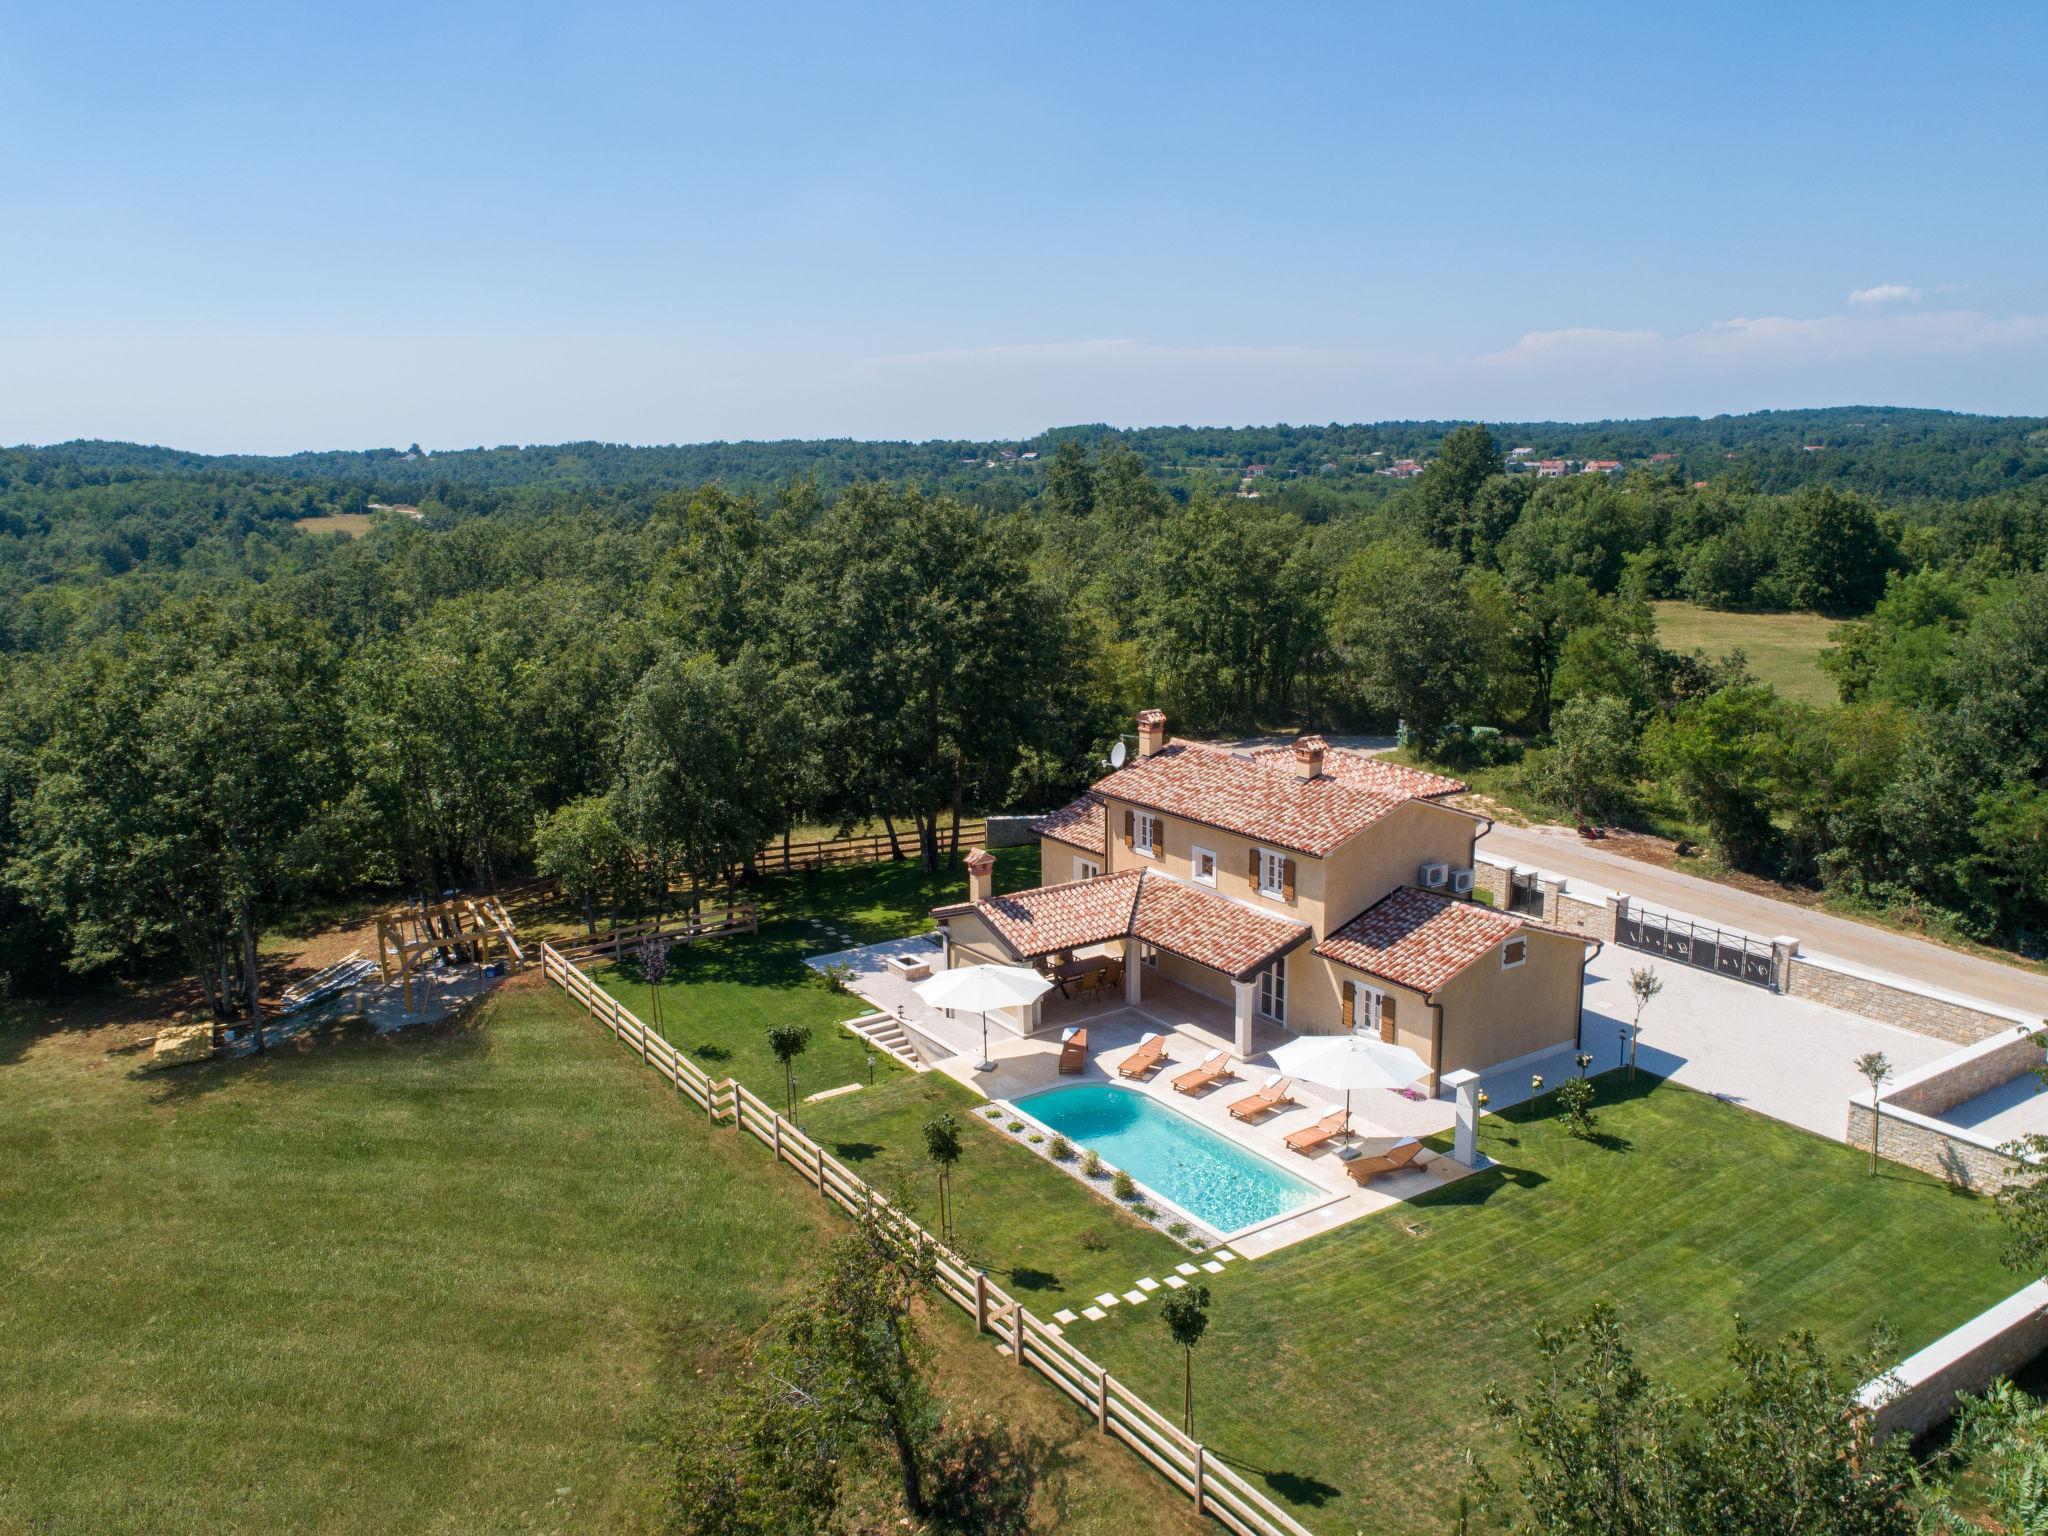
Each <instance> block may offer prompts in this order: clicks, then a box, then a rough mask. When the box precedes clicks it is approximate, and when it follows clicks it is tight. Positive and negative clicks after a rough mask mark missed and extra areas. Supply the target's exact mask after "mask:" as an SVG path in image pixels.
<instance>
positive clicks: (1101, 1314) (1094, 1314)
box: [1081, 1307, 1109, 1323]
mask: <svg viewBox="0 0 2048 1536" xmlns="http://www.w3.org/2000/svg"><path fill="white" fill-rule="evenodd" d="M1081 1315H1082V1316H1083V1317H1085V1318H1087V1319H1088V1321H1089V1322H1091V1323H1099V1322H1101V1321H1102V1320H1103V1319H1104V1318H1105V1317H1107V1316H1109V1314H1108V1313H1107V1312H1105V1311H1103V1310H1102V1308H1100V1307H1083V1308H1082V1309H1081Z"/></svg>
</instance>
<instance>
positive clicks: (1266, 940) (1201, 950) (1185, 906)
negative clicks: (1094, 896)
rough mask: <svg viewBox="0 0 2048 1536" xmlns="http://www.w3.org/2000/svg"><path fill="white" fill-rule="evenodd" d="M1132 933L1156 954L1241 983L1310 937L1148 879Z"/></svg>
mask: <svg viewBox="0 0 2048 1536" xmlns="http://www.w3.org/2000/svg"><path fill="white" fill-rule="evenodd" d="M1131 932H1132V933H1134V934H1136V935H1137V937H1139V938H1140V939H1143V940H1144V941H1145V942H1146V943H1147V944H1151V945H1153V946H1155V947H1157V948H1159V949H1163V950H1166V951H1167V952H1168V953H1170V954H1176V955H1180V956H1182V957H1183V958H1184V959H1188V960H1192V961H1194V962H1195V963H1196V964H1197V965H1206V966H1208V967H1209V969H1210V970H1212V971H1221V972H1223V974H1224V975H1226V976H1231V977H1235V978H1239V979H1242V978H1244V977H1247V976H1250V975H1251V974H1252V973H1253V972H1254V971H1257V970H1259V969H1260V968H1261V967H1262V966H1264V965H1265V964H1266V963H1267V962H1268V961H1270V960H1271V959H1272V958H1273V957H1274V956H1275V955H1283V954H1285V953H1286V952H1287V951H1288V950H1290V949H1292V948H1294V946H1295V945H1297V944H1299V943H1300V942H1301V941H1302V940H1303V939H1305V938H1307V937H1308V936H1309V928H1308V924H1306V923H1297V922H1295V921H1293V920H1292V919H1291V918H1285V917H1279V916H1276V915H1274V914H1273V913H1270V912H1260V911H1257V910H1255V909H1253V908H1251V907H1247V906H1245V905H1244V904H1243V903H1241V902H1236V901H1232V900H1231V899H1230V898H1229V897H1228V896H1219V895H1217V894H1216V892H1214V891H1205V890H1202V889H1200V888H1198V887H1196V886H1192V885H1184V884H1182V883H1181V882H1180V881H1178V880H1175V879H1173V878H1172V877H1170V876H1167V875H1154V874H1149V873H1148V874H1147V875H1146V876H1145V883H1144V885H1143V886H1142V887H1141V888H1140V890H1139V892H1138V907H1137V911H1136V913H1135V914H1134V915H1133V918H1132V921H1131Z"/></svg>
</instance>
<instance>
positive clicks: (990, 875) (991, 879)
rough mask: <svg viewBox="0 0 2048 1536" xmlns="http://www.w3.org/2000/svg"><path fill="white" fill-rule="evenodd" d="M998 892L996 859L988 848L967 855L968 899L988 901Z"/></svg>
mask: <svg viewBox="0 0 2048 1536" xmlns="http://www.w3.org/2000/svg"><path fill="white" fill-rule="evenodd" d="M995 891H996V859H995V855H994V854H992V853H990V852H989V851H988V850H987V849H986V848H977V849H975V850H974V851H973V852H972V853H970V854H968V855H967V899H968V900H969V901H987V900H988V899H989V897H991V896H993V895H994V894H995Z"/></svg>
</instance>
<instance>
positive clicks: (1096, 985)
mask: <svg viewBox="0 0 2048 1536" xmlns="http://www.w3.org/2000/svg"><path fill="white" fill-rule="evenodd" d="M1108 985H1109V981H1108V979H1107V978H1106V977H1105V976H1104V975H1103V972H1102V967H1101V966H1099V965H1098V966H1097V967H1096V968H1095V969H1094V970H1092V971H1090V972H1089V973H1088V974H1087V975H1085V976H1083V977H1082V978H1081V995H1082V996H1083V997H1093V996H1094V995H1095V994H1096V993H1098V992H1100V991H1101V990H1102V989H1103V988H1104V987H1106V986H1108Z"/></svg>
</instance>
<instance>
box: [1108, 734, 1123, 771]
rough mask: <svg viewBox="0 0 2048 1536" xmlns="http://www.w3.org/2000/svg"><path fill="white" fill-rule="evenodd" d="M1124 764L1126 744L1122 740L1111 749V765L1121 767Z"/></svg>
mask: <svg viewBox="0 0 2048 1536" xmlns="http://www.w3.org/2000/svg"><path fill="white" fill-rule="evenodd" d="M1123 765H1124V744H1123V742H1122V741H1121V740H1119V741H1118V742H1117V744H1116V745H1115V746H1113V747H1111V748H1110V749H1109V766H1110V767H1112V768H1121V767H1123Z"/></svg>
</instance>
